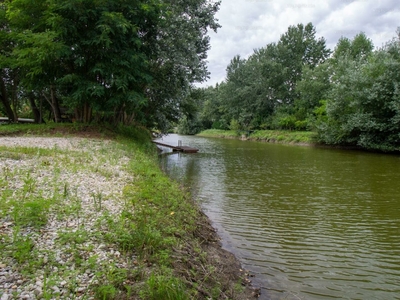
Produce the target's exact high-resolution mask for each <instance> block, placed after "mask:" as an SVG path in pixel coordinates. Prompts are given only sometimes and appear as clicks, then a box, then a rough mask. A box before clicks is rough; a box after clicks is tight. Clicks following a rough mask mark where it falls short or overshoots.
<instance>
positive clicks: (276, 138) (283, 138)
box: [198, 129, 315, 144]
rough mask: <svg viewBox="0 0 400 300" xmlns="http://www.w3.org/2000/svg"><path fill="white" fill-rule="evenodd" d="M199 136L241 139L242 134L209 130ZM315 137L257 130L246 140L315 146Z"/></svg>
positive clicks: (309, 133) (290, 132)
mask: <svg viewBox="0 0 400 300" xmlns="http://www.w3.org/2000/svg"><path fill="white" fill-rule="evenodd" d="M243 134H244V132H243ZM198 136H204V137H219V138H240V137H241V133H238V132H237V131H235V130H217V129H209V130H205V131H202V132H200V133H199V134H198ZM314 137H315V133H313V132H310V131H286V130H256V131H253V132H251V134H250V135H249V136H247V137H246V138H247V139H250V140H258V141H267V142H279V143H300V144H313V143H314V140H313V139H314Z"/></svg>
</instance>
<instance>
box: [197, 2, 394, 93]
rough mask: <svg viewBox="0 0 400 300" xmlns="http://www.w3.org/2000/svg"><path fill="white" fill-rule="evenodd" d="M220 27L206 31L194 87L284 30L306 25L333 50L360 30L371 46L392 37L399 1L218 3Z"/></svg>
mask: <svg viewBox="0 0 400 300" xmlns="http://www.w3.org/2000/svg"><path fill="white" fill-rule="evenodd" d="M215 17H216V19H218V23H219V24H220V25H221V26H222V27H221V28H219V29H218V31H217V33H214V32H213V31H211V32H209V36H210V38H211V41H210V43H211V49H210V50H209V51H208V58H207V61H208V71H209V72H210V77H211V78H210V79H209V80H208V81H207V82H205V83H202V84H201V85H199V86H209V85H215V84H216V83H218V82H221V81H223V80H224V79H225V75H226V67H227V66H228V64H229V62H230V60H231V59H232V58H233V57H234V56H235V55H240V56H241V57H242V58H247V57H249V56H250V55H251V54H252V53H253V51H254V49H258V48H262V47H265V46H266V45H267V44H269V43H272V42H278V40H279V38H280V36H281V35H282V34H284V33H285V32H286V31H287V29H288V27H289V26H293V25H294V26H295V25H297V24H300V23H302V24H304V25H305V24H307V23H309V22H312V24H313V25H314V27H315V28H316V36H317V38H320V37H323V38H325V40H326V44H327V47H328V48H329V49H331V50H334V48H335V45H336V44H337V42H338V40H339V38H340V37H341V36H344V37H348V38H350V39H352V38H353V37H354V36H355V35H356V34H358V33H360V32H364V33H365V34H366V35H367V37H368V38H370V39H371V40H372V41H373V43H374V46H375V48H379V47H381V46H383V45H384V44H385V43H386V42H388V41H389V40H391V39H392V38H394V37H395V36H396V30H397V28H398V27H400V1H399V0H320V1H317V0H222V1H221V5H220V10H219V11H218V12H217V14H216V16H215Z"/></svg>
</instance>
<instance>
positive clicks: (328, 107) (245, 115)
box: [179, 23, 400, 151]
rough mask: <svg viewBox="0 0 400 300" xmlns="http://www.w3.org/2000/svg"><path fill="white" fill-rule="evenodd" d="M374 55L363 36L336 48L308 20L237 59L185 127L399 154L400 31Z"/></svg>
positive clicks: (199, 93)
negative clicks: (313, 139)
mask: <svg viewBox="0 0 400 300" xmlns="http://www.w3.org/2000/svg"><path fill="white" fill-rule="evenodd" d="M398 34H399V37H397V38H394V39H393V40H391V41H388V42H387V44H386V45H385V46H383V47H381V48H379V49H376V50H374V45H373V43H372V41H371V40H370V39H369V38H368V37H367V36H366V35H365V34H364V33H359V34H357V35H356V36H355V37H354V38H353V39H349V38H346V37H342V38H340V40H339V41H338V43H337V45H336V47H335V49H334V50H333V51H331V50H330V49H328V48H327V47H326V42H325V39H324V38H316V30H315V28H314V26H313V25H312V24H311V23H309V24H307V25H305V26H304V25H303V24H299V25H297V26H291V27H289V29H288V31H287V32H286V33H284V34H283V35H282V36H281V37H280V39H279V41H278V42H277V43H271V44H268V45H267V46H265V47H263V48H260V49H256V50H254V53H253V54H252V55H251V56H250V57H249V58H247V59H244V58H241V57H240V56H235V57H234V58H233V59H232V60H231V62H230V64H229V65H228V66H227V69H226V79H225V81H223V82H221V83H219V84H216V86H213V87H208V88H201V89H196V90H193V91H192V94H191V95H190V97H189V99H190V101H188V102H191V103H192V108H193V110H192V111H191V113H190V114H187V115H186V116H185V117H184V118H182V119H181V120H180V123H179V130H180V132H182V133H186V134H193V133H196V132H198V131H200V130H203V129H210V128H215V129H231V130H262V129H286V130H312V131H315V132H316V133H317V138H318V140H319V142H322V143H326V144H339V145H351V146H360V147H363V148H367V149H376V150H382V151H393V150H399V149H400V32H399V31H398Z"/></svg>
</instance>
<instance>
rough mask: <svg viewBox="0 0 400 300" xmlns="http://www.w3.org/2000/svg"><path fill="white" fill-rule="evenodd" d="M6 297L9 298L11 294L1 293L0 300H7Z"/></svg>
mask: <svg viewBox="0 0 400 300" xmlns="http://www.w3.org/2000/svg"><path fill="white" fill-rule="evenodd" d="M8 299H11V296H10V295H8V294H6V293H4V294H3V295H1V298H0V300H8Z"/></svg>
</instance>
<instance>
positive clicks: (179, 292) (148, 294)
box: [140, 274, 189, 300]
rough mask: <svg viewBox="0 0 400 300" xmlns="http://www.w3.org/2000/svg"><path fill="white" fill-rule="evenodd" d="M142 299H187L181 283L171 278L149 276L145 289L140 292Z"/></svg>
mask: <svg viewBox="0 0 400 300" xmlns="http://www.w3.org/2000/svg"><path fill="white" fill-rule="evenodd" d="M140 296H141V297H142V299H149V300H158V299H165V300H186V299H189V297H188V296H187V294H186V293H185V291H184V288H183V285H182V283H181V282H180V281H179V280H178V279H177V278H173V277H165V276H162V275H155V274H151V275H150V278H149V279H148V280H147V282H146V289H145V290H143V291H142V293H141V295H140Z"/></svg>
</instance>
